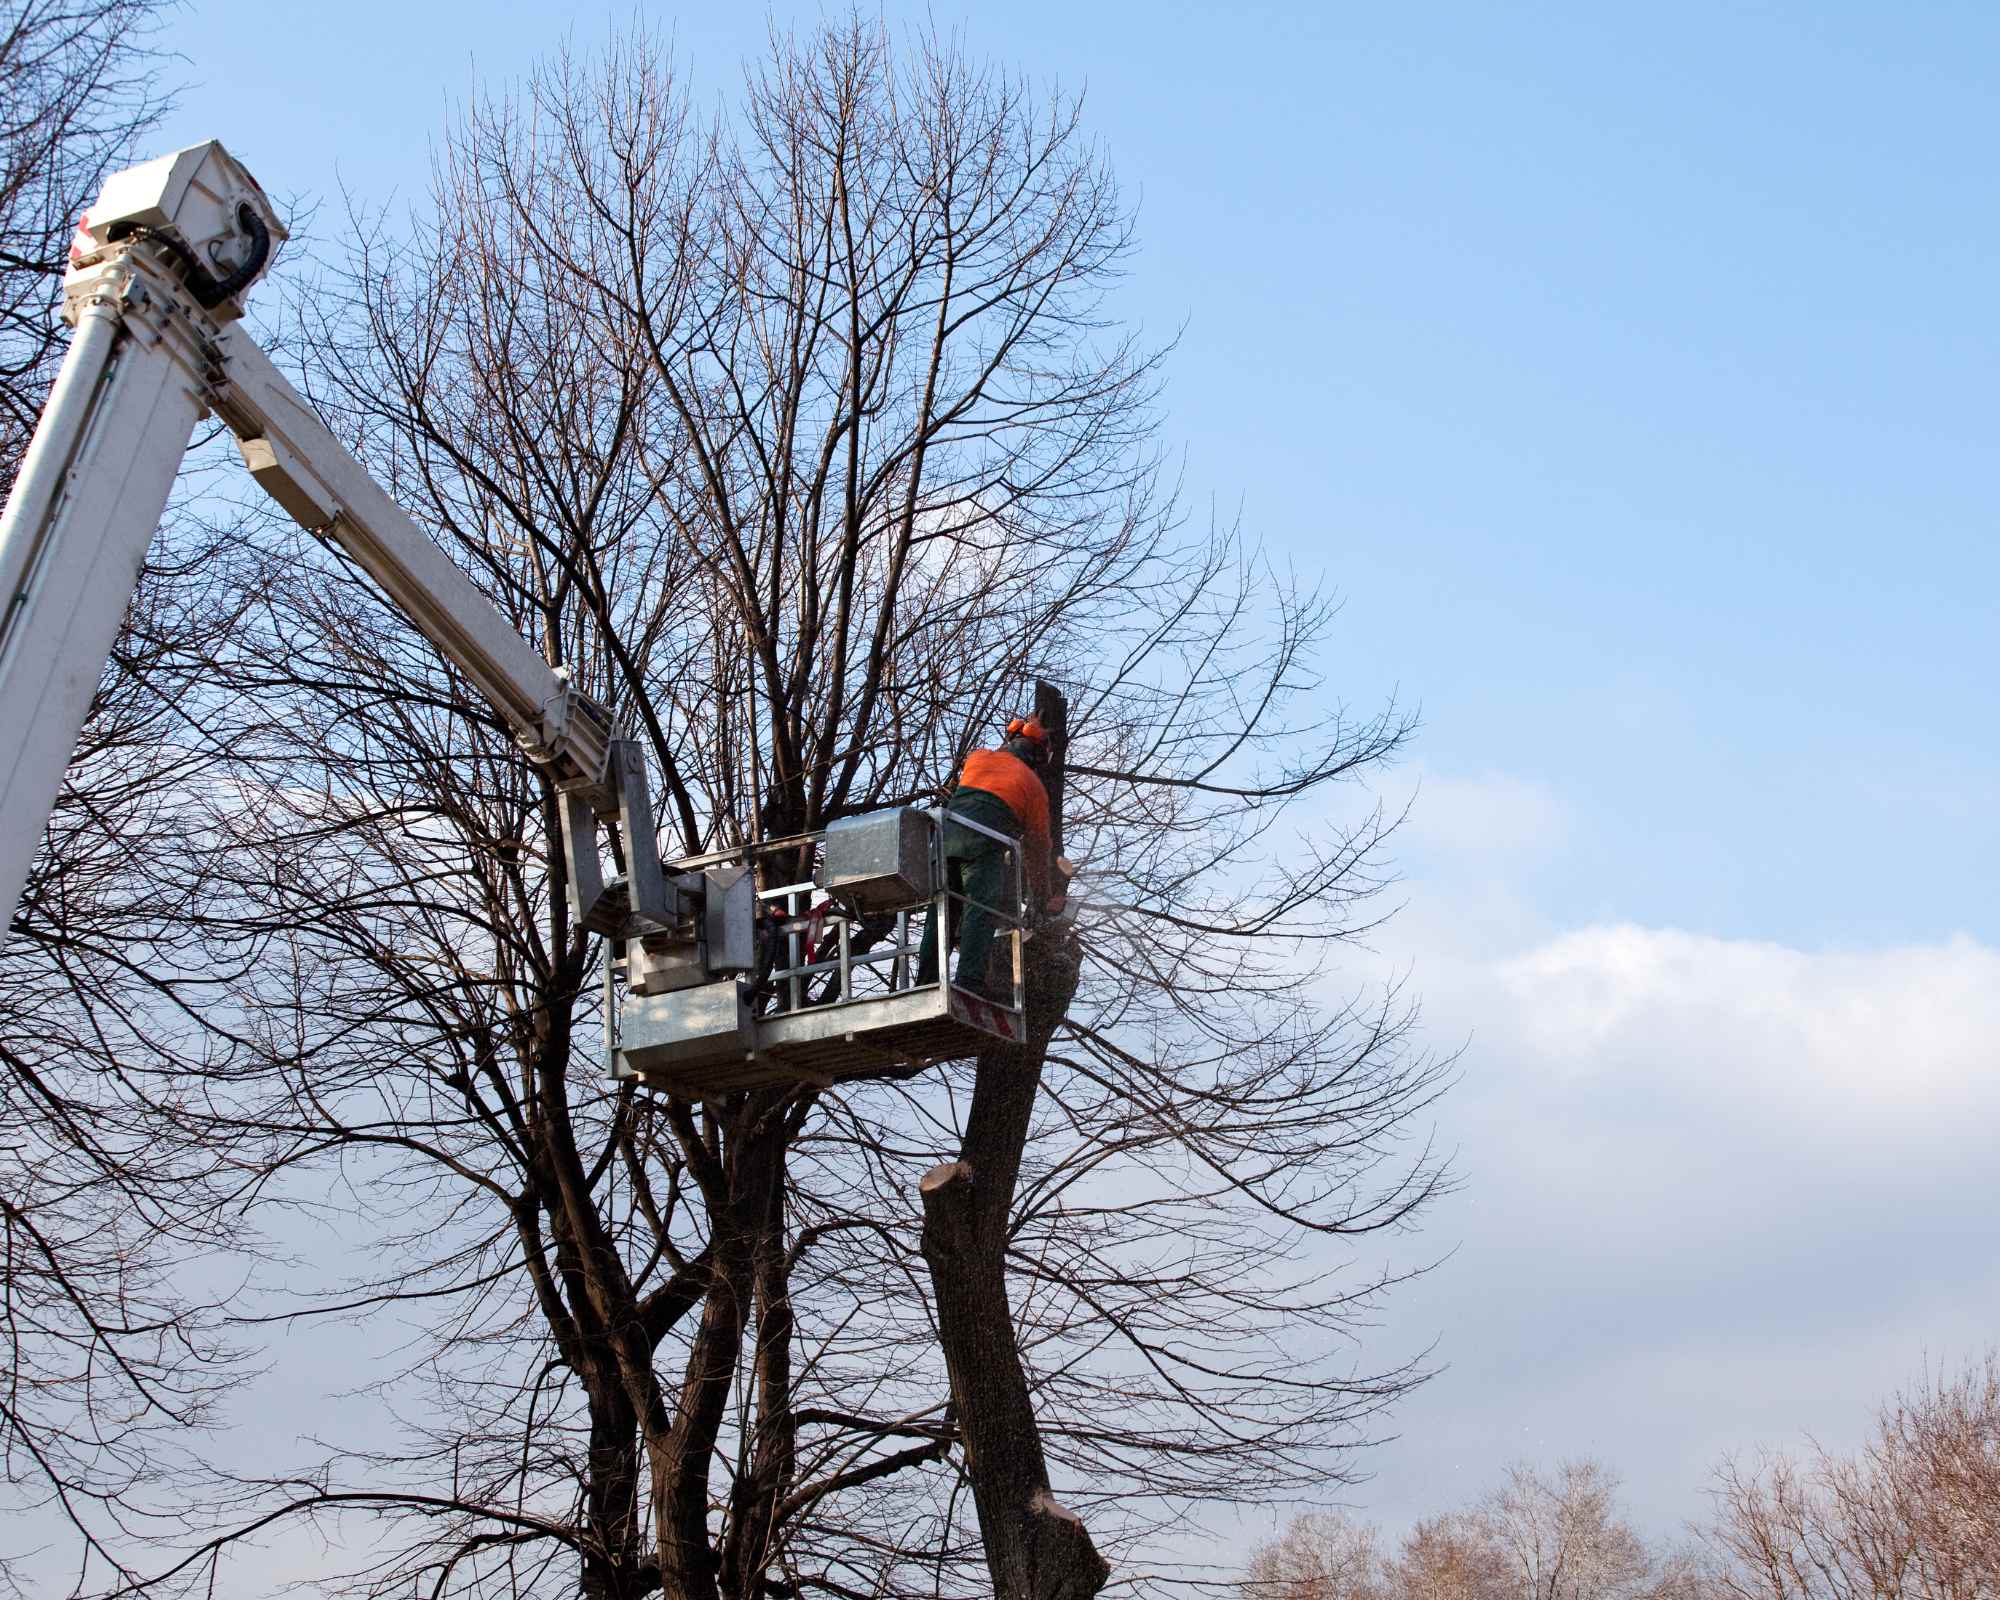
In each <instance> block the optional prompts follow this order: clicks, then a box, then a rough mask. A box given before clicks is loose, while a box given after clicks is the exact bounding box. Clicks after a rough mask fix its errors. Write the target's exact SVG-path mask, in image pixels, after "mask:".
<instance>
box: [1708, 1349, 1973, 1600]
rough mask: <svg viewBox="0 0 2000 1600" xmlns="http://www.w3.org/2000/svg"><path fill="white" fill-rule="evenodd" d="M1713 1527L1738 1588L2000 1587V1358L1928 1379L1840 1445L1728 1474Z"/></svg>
mask: <svg viewBox="0 0 2000 1600" xmlns="http://www.w3.org/2000/svg"><path fill="white" fill-rule="evenodd" d="M1714 1499H1715V1518H1714V1522H1713V1524H1712V1526H1711V1527H1710V1528H1709V1530H1708V1531H1707V1533H1706V1541H1707V1545H1708V1548H1709V1550H1710V1552H1711V1554H1712V1555H1713V1557H1714V1571H1715V1576H1716V1583H1717V1587H1718V1592H1720V1593H1722V1594H1724V1595H1727V1596H1730V1597H1732V1600H1858V1597H1861V1596H1868V1597H1870V1600H1873V1597H1874V1596H1878V1595H1894V1596H1898V1597H1899V1600H1900V1597H1907V1600H1991V1597H1993V1596H1995V1595H2000V1358H1996V1357H1994V1356H1993V1355H1991V1354H1989V1355H1988V1356H1987V1358H1986V1360H1985V1361H1984V1362H1983V1363H1981V1364H1978V1365H1975V1366H1972V1367H1969V1368H1968V1369H1966V1370H1965V1371H1964V1372H1962V1373H1960V1374H1959V1375H1957V1376H1955V1377H1948V1378H1947V1377H1939V1378H1937V1379H1934V1380H1929V1381H1926V1382H1925V1383H1923V1384H1921V1385H1919V1386H1918V1387H1916V1388H1915V1389H1914V1390H1912V1391H1909V1392H1907V1393H1904V1394H1902V1395H1899V1396H1897V1397H1896V1399H1895V1400H1893V1401H1892V1402H1891V1403H1890V1404H1889V1405H1888V1406H1886V1407H1885V1408H1884V1409H1883V1410H1882V1411H1881V1412H1880V1413H1879V1414H1878V1416H1877V1418H1876V1424H1875V1429H1874V1434H1873V1437H1871V1438H1870V1439H1869V1440H1868V1442H1867V1443H1866V1444H1864V1445H1863V1446H1862V1447H1861V1448H1860V1449H1859V1450H1858V1451H1855V1452H1854V1453H1852V1454H1847V1455H1842V1454H1838V1453H1836V1452H1833V1451H1829V1450H1824V1449H1815V1450H1814V1451H1813V1452H1812V1453H1811V1454H1810V1455H1809V1456H1807V1457H1806V1458H1805V1459H1804V1460H1798V1459H1795V1458H1793V1457H1790V1456H1785V1455H1779V1454H1774V1453H1767V1454H1765V1455H1763V1456H1761V1457H1759V1458H1758V1459H1757V1461H1756V1462H1755V1463H1754V1464H1744V1463H1740V1462H1735V1461H1730V1462H1725V1463H1724V1464H1723V1465H1722V1466H1721V1467H1720V1468H1718V1469H1717V1472H1716V1481H1715V1490H1714Z"/></svg>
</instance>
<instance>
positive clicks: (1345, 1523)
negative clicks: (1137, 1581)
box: [1240, 1353, 2000, 1600]
mask: <svg viewBox="0 0 2000 1600" xmlns="http://www.w3.org/2000/svg"><path fill="white" fill-rule="evenodd" d="M1709 1488H1710V1498H1711V1501H1712V1504H1713V1509H1712V1512H1711V1515H1710V1516H1709V1518H1708V1519H1707V1520H1706V1521H1705V1522H1703V1523H1701V1524H1698V1525H1695V1526H1693V1527H1690V1528H1689V1529H1688V1531H1687V1534H1686V1536H1685V1537H1684V1538H1682V1539H1680V1540H1677V1541H1649V1540H1647V1539H1645V1538H1644V1537H1642V1536H1641V1535H1640V1534H1639V1533H1638V1532H1637V1531H1636V1530H1635V1529H1634V1528H1633V1527H1632V1526H1631V1524H1630V1523H1629V1522H1627V1521H1626V1520H1625V1517H1624V1515H1623V1513H1622V1512H1621V1510H1620V1508H1619V1504H1618V1497H1617V1489H1618V1479H1617V1475H1616V1474H1615V1473H1614V1472H1612V1471H1611V1470H1610V1469H1609V1468H1607V1467H1606V1466H1605V1465H1604V1464H1603V1463H1601V1462H1598V1461H1591V1460H1583V1461H1569V1462H1564V1463H1563V1464H1562V1465H1560V1466H1558V1467H1557V1468H1555V1469H1554V1470H1553V1471H1550V1470H1546V1469H1543V1468H1540V1467H1537V1466H1533V1465H1529V1464H1525V1463H1524V1464H1520V1465H1517V1466H1514V1467H1512V1468H1510V1469H1509V1470H1508V1472H1507V1474H1506V1476H1505V1478H1504V1479H1503V1480H1502V1481H1501V1482H1500V1483H1499V1484H1498V1485H1496V1486H1495V1487H1494V1488H1492V1489H1491V1490H1489V1491H1488V1492H1487V1493H1486V1494H1484V1495H1483V1496H1481V1497H1480V1498H1479V1499H1478V1500H1476V1501H1475V1502H1473V1503H1472V1504H1471V1505H1468V1506H1464V1507H1461V1508H1459V1509H1457V1510H1451V1511H1445V1512H1443V1513H1441V1514H1439V1515H1437V1516H1434V1517H1430V1518H1427V1519H1426V1520H1424V1521H1422V1522H1419V1523H1418V1524H1417V1525H1416V1526H1415V1527H1414V1528H1412V1529H1411V1530H1410V1532H1409V1533H1408V1534H1407V1535H1406V1536H1405V1537H1404V1538H1403V1539H1402V1540H1401V1541H1399V1542H1395V1543H1393V1544H1391V1543H1390V1542H1389V1541H1386V1540H1385V1539H1384V1538H1383V1537H1382V1535H1381V1533H1380V1531H1379V1530H1378V1529H1377V1528H1375V1527H1374V1526H1373V1525H1371V1524H1369V1523H1366V1522H1361V1521H1358V1520H1356V1519H1354V1518H1351V1517H1348V1516H1345V1515H1342V1514H1340V1513H1337V1512H1315V1513H1312V1514H1310V1515H1307V1516H1302V1517H1299V1518H1297V1519H1296V1520H1294V1521H1293V1522H1292V1524H1291V1526H1290V1527H1288V1528H1287V1529H1286V1530H1285V1532H1284V1534H1283V1535H1282V1536H1281V1537H1279V1538H1278V1539H1276V1540H1274V1541H1273V1542H1271V1543H1270V1544H1267V1545H1265V1546H1263V1547H1262V1548H1261V1549H1259V1550H1258V1551H1257V1552H1256V1554H1255V1555H1254V1556H1253V1557H1252V1558H1251V1561H1250V1566H1249V1569H1248V1571H1247V1572H1246V1574H1245V1575H1244V1577H1243V1579H1242V1581H1241V1583H1240V1591H1241V1594H1242V1596H1243V1597H1244V1600H2000V1355H1996V1354H1995V1353H1989V1354H1988V1355H1987V1356H1986V1358H1985V1359H1984V1360H1983V1361H1980V1362H1976V1363H1974V1364H1972V1365H1971V1366H1969V1367H1968V1368H1966V1369H1965V1370H1964V1371H1963V1372H1961V1373H1959V1374H1958V1375H1957V1376H1954V1377H1948V1378H1945V1377H1940V1378H1927V1379H1926V1380H1925V1381H1924V1382H1922V1383H1920V1384H1918V1385H1915V1386H1913V1387H1912V1388H1910V1389H1908V1390H1905V1391H1904V1392H1903V1393H1901V1394H1899V1395H1897V1396H1896V1397H1895V1398H1894V1399H1893V1400H1891V1401H1890V1402H1889V1403H1888V1404H1887V1405H1885V1406H1883V1407H1882V1408H1881V1409H1880V1410H1879V1411H1878V1412H1877V1413H1876V1418H1875V1426H1874V1428H1873V1430H1872V1431H1871V1433H1870V1434H1869V1436H1868V1437H1867V1439H1866V1441H1865V1442H1864V1443H1863V1444H1862V1445H1861V1446H1860V1447H1859V1448H1858V1449H1856V1450H1854V1451H1852V1452H1850V1453H1846V1454H1842V1453H1839V1452H1835V1451H1830V1450H1826V1449H1823V1448H1820V1447H1818V1446H1817V1445H1815V1446H1814V1447H1812V1448H1811V1449H1809V1450H1807V1451H1806V1452H1804V1453H1803V1454H1798V1455H1792V1454H1785V1453H1782V1452H1778V1451H1773V1450H1760V1451H1759V1452H1757V1454H1756V1455H1755V1456H1754V1457H1753V1458H1751V1459H1748V1460H1737V1459H1730V1460H1725V1461H1723V1462H1722V1463H1720V1464H1719V1465H1718V1466H1717V1467H1716V1469H1715V1472H1714V1475H1713V1478H1712V1481H1711V1483H1710V1486H1709Z"/></svg>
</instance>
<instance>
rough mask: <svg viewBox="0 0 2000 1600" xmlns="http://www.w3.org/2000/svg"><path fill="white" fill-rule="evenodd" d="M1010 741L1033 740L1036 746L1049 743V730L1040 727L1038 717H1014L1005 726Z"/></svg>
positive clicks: (1040, 722)
mask: <svg viewBox="0 0 2000 1600" xmlns="http://www.w3.org/2000/svg"><path fill="white" fill-rule="evenodd" d="M1007 737H1008V738H1010V739H1033V740H1034V741H1035V743H1036V744H1047V743H1048V742H1049V730H1048V729H1047V728H1045V727H1043V726H1042V719H1041V718H1040V717H1032V716H1030V717H1016V718H1014V719H1013V721H1011V722H1009V723H1008V724H1007Z"/></svg>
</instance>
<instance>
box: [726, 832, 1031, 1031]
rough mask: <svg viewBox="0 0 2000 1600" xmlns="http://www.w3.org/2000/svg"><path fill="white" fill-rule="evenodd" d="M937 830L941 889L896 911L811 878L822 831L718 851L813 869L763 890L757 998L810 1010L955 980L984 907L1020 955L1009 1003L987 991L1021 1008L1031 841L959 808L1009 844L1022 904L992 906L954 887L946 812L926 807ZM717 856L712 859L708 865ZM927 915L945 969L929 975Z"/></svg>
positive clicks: (1006, 851) (761, 864)
mask: <svg viewBox="0 0 2000 1600" xmlns="http://www.w3.org/2000/svg"><path fill="white" fill-rule="evenodd" d="M924 815H925V817H926V818H927V821H928V825H929V832H930V858H931V882H932V884H933V885H934V887H935V890H936V892H935V893H934V894H933V895H932V897H931V898H930V899H929V900H928V901H924V902H922V903H920V904H918V905H916V906H911V907H905V908H903V909H900V910H897V911H893V912H881V913H876V914H865V913H858V912H854V911H851V910H848V909H846V908H844V907H843V906H842V905H841V904H840V903H839V901H838V900H837V899H836V898H834V897H831V896H829V895H828V894H826V892H825V891H823V890H822V889H820V888H819V887H818V886H817V885H816V884H815V883H814V882H813V881H812V877H811V870H812V866H813V864H814V863H815V861H816V860H817V854H818V846H819V842H820V840H821V838H822V837H823V836H822V835H819V834H804V835H799V836H796V837H794V838H790V839H782V840H774V841H772V842H770V843H768V844H760V845H753V846H751V847H750V848H749V849H748V850H747V851H743V852H737V853H733V854H732V855H729V856H723V857H719V858H715V859H719V860H731V859H735V860H747V861H748V862H749V864H750V865H751V867H752V868H753V870H757V871H758V876H759V877H760V878H762V877H764V876H765V873H764V871H763V870H762V869H764V868H766V867H767V866H769V865H770V864H772V863H774V862H777V861H779V860H781V859H782V858H783V857H785V856H790V857H792V858H793V861H792V864H790V866H789V868H788V870H790V871H799V870H801V869H803V870H804V872H805V873H806V876H805V877H804V878H802V879H800V880H799V881H796V882H790V883H780V884H775V885H772V886H770V887H768V888H760V889H759V890H758V892H757V908H758V930H759V940H760V947H761V948H760V959H759V963H758V971H757V975H756V989H757V1005H758V1008H759V1010H760V1011H761V1012H763V1013H764V1014H781V1013H784V1012H791V1011H800V1010H804V1009H806V1008H808V1007H825V1006H842V1005H851V1004H854V1003H857V1002H861V1001H869V1000H879V999H881V998H883V997H884V996H888V995H896V994H911V993H915V992H917V991H919V990H925V989H932V988H936V987H939V986H941V985H943V984H944V983H946V982H947V981H949V978H950V973H951V966H952V946H953V943H954V937H953V936H954V934H955V933H956V931H957V930H958V929H959V927H960V926H961V925H962V923H963V920H964V916H965V913H966V911H967V910H969V909H972V908H974V907H977V908H978V909H980V910H983V911H985V912H987V913H988V914H989V915H990V916H991V917H992V918H993V919H994V922H995V924H996V927H995V936H994V937H995V943H996V944H997V945H999V946H1000V947H1001V948H1002V949H1004V950H1006V951H1007V952H1008V954H1009V956H1010V957H1011V959H1010V961H1009V963H1008V965H1009V968H1010V987H1011V991H1012V992H1011V994H1010V995H1009V996H1008V999H1007V1000H1006V1001H1004V1002H1001V1001H998V1000H997V998H996V997H995V996H993V995H991V994H990V993H989V994H987V995H985V996H984V998H986V999H988V1000H989V1001H993V1002H994V1003H1004V1004H1007V1005H1008V1007H1009V1009H1011V1010H1014V1011H1019V1010H1020V1009H1021V1008H1022V1005H1023V1002H1024V999H1025V995H1024V992H1023V976H1024V964H1023V959H1022V957H1023V950H1022V941H1023V938H1024V936H1025V933H1026V907H1025V906H1024V905H1023V904H1022V902H1021V898H1020V890H1021V882H1022V878H1021V846H1020V841H1019V840H1018V839H1015V838H1013V837H1011V836H1010V835H1008V834H1005V833H1001V832H999V831H997V830H995V829H992V828H988V827H985V826H984V825H982V824H980V823H977V822H974V821H971V820H970V819H968V818H966V817H962V816H953V817H952V818H951V821H952V824H953V825H954V826H956V827H961V828H966V829H968V830H970V831H972V832H975V833H980V834H984V835H985V836H986V837H988V838H990V839H992V840H993V841H995V843H997V844H998V845H999V846H1000V847H1001V850H1002V852H1003V855H1004V858H1005V861H1006V869H1007V882H1008V883H1009V885H1011V887H1012V900H1013V904H1012V905H1006V906H992V905H987V904H986V903H985V902H983V901H974V900H972V899H971V898H970V897H968V896H967V895H966V894H965V893H964V892H963V890H961V889H958V888H956V887H954V886H953V884H952V882H951V875H950V872H949V870H948V867H947V863H946V862H945V859H944V851H943V827H942V824H943V820H944V818H943V813H942V812H941V811H938V810H930V811H927V812H925V813H924ZM710 859H711V858H707V857H704V858H702V864H704V865H705V864H708V862H709V860H710ZM927 919H935V920H936V922H937V925H938V936H937V941H936V947H937V975H936V976H935V977H934V978H933V979H931V980H929V981H921V980H920V974H919V972H918V964H919V962H920V960H921V957H922V952H923V938H924V933H925V930H926V922H927Z"/></svg>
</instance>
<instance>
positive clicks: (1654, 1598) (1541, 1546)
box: [1240, 1460, 1697, 1600]
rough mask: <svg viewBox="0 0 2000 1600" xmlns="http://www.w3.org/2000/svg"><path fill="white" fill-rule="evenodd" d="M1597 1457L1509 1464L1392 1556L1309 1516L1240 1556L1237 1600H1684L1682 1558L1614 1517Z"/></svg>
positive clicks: (1352, 1531) (1611, 1480)
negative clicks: (1549, 1465) (1553, 1464)
mask: <svg viewBox="0 0 2000 1600" xmlns="http://www.w3.org/2000/svg"><path fill="white" fill-rule="evenodd" d="M1617 1490H1618V1480H1617V1478H1616V1476H1614V1475H1613V1474H1612V1473H1611V1472H1610V1471H1609V1469H1607V1468H1606V1467H1605V1466H1604V1465H1603V1464H1602V1463H1601V1462H1597V1461H1591V1460H1580V1461H1566V1462H1564V1463H1563V1464H1562V1465H1561V1466H1559V1467H1557V1468H1556V1469H1555V1470H1554V1471H1553V1472H1550V1471H1545V1470H1543V1469H1541V1468H1538V1467H1535V1466H1533V1465H1530V1464H1528V1463H1519V1464H1517V1465H1515V1466H1512V1467H1509V1468H1508V1469H1507V1472H1506V1474H1505V1476H1504V1477H1503V1478H1502V1480H1501V1482H1500V1483H1499V1484H1498V1485H1497V1486H1496V1487H1495V1488H1493V1489H1492V1490H1490V1491H1489V1492H1488V1493H1486V1494H1485V1495H1483V1496H1482V1497H1481V1498H1480V1499H1479V1500H1478V1501H1476V1502H1475V1503H1474V1504H1473V1505H1471V1506H1469V1507H1466V1508H1464V1509H1461V1510H1455V1511H1447V1512H1444V1513H1442V1514H1440V1515H1438V1516H1434V1517H1430V1518H1427V1519H1426V1520H1424V1521H1422V1522H1419V1523H1418V1524H1417V1525H1416V1526H1415V1527H1413V1528H1412V1529H1411V1530H1410V1531H1409V1533H1408V1534H1407V1535H1405V1536H1404V1538H1403V1540H1402V1541H1401V1543H1400V1544H1399V1545H1398V1546H1397V1547H1396V1549H1395V1550H1394V1551H1393V1552H1390V1551H1387V1550H1385V1549H1384V1548H1383V1547H1382V1543H1381V1539H1380V1536H1379V1534H1378V1533H1377V1532H1376V1530H1375V1529H1374V1528H1373V1527H1372V1526H1370V1525H1369V1524H1366V1523H1359V1522H1355V1521H1353V1520H1352V1519H1350V1518H1347V1517H1344V1516H1339V1515H1330V1514H1326V1513H1315V1514H1311V1515H1307V1516H1304V1517H1300V1518H1298V1519H1297V1520H1295V1521H1294V1522H1293V1523H1292V1524H1291V1525H1290V1526H1289V1527H1288V1528H1287V1529H1286V1530H1285V1532H1284V1533H1283V1534H1282V1535H1281V1536H1280V1537H1279V1538H1277V1539H1276V1540H1274V1541H1272V1542H1271V1543H1270V1544H1268V1545H1266V1546H1264V1547H1263V1548H1262V1549H1261V1550H1259V1551H1258V1552H1257V1553H1256V1554H1255V1555H1254V1556H1253V1557H1252V1558H1251V1561H1250V1566H1249V1570H1248V1571H1247V1573H1246V1574H1245V1575H1244V1579H1243V1582H1242V1584H1241V1586H1240V1592H1241V1594H1242V1595H1243V1596H1244V1597H1245V1600H1694V1595H1695V1591H1696V1587H1697V1578H1696V1574H1695V1571H1694V1568H1693V1566H1692V1564H1691V1562H1690V1560H1689V1559H1688V1557H1687V1556H1686V1554H1685V1553H1684V1552H1680V1551H1673V1550H1655V1549H1652V1548H1649V1546H1648V1545H1647V1542H1646V1541H1645V1540H1644V1539H1643V1538H1641V1537H1640V1535H1639V1533H1638V1532H1637V1531H1636V1530H1635V1529H1634V1528H1633V1527H1632V1525H1631V1524H1630V1523H1629V1522H1628V1521H1626V1519H1625V1517H1624V1515H1623V1513H1622V1511H1621V1510H1620V1508H1619V1505H1618V1499H1617Z"/></svg>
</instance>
